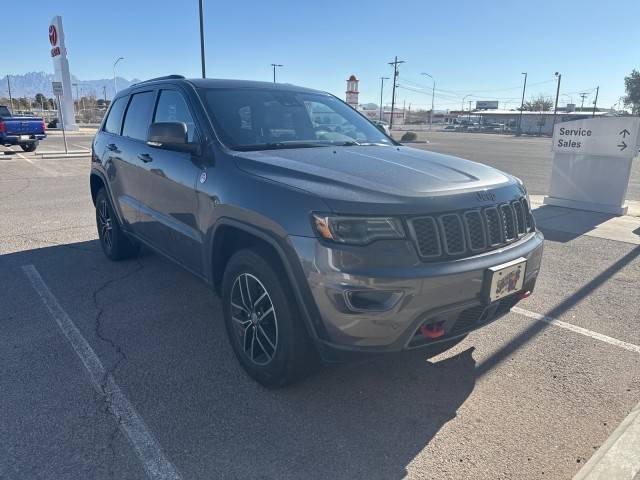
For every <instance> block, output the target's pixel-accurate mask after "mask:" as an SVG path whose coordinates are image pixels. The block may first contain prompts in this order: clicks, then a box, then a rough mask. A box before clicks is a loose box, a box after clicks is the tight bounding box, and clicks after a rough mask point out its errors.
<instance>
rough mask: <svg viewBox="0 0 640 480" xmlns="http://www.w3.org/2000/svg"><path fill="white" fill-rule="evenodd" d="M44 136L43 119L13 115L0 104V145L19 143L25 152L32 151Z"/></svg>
mask: <svg viewBox="0 0 640 480" xmlns="http://www.w3.org/2000/svg"><path fill="white" fill-rule="evenodd" d="M46 136H47V134H46V128H45V125H44V120H42V119H41V118H38V117H32V116H20V117H17V116H13V115H12V114H11V112H10V111H9V108H8V107H6V106H5V105H0V146H8V145H20V148H22V150H24V151H25V152H33V151H35V149H36V148H38V143H39V142H40V140H42V139H44V138H46Z"/></svg>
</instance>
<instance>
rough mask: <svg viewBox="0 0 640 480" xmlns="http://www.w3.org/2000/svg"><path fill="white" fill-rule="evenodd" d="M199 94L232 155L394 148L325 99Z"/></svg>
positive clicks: (250, 92) (277, 93)
mask: <svg viewBox="0 0 640 480" xmlns="http://www.w3.org/2000/svg"><path fill="white" fill-rule="evenodd" d="M201 95H202V96H203V98H204V100H205V104H206V106H207V109H208V110H209V114H210V116H211V119H212V121H213V123H214V128H215V129H216V132H217V133H218V135H219V136H220V139H221V140H222V142H223V143H224V144H225V145H227V146H228V147H229V148H232V149H234V150H243V151H247V150H268V149H279V148H310V147H326V146H336V145H342V146H352V145H393V144H394V142H393V140H391V139H390V138H389V137H387V136H386V135H385V134H384V133H382V132H381V131H380V130H378V128H376V127H375V126H374V125H372V124H371V123H370V122H369V121H368V120H366V119H365V118H363V117H362V116H361V115H360V114H358V113H357V112H356V111H355V110H353V109H352V108H351V107H350V106H348V105H347V104H345V103H343V102H341V101H340V100H338V99H337V98H335V97H333V96H331V95H329V94H324V93H306V92H295V91H286V90H279V89H278V90H276V89H273V90H270V89H248V88H244V89H241V88H238V89H204V90H202V91H201Z"/></svg>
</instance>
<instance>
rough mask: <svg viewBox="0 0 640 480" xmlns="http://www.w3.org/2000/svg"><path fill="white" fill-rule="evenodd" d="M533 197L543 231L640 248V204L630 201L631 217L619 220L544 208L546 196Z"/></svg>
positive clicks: (613, 216)
mask: <svg viewBox="0 0 640 480" xmlns="http://www.w3.org/2000/svg"><path fill="white" fill-rule="evenodd" d="M530 197H531V208H532V209H533V212H534V216H535V218H536V222H537V224H538V226H539V227H541V228H542V229H545V228H546V229H549V230H555V231H559V232H565V233H569V234H573V235H576V236H580V235H586V236H589V237H598V238H605V239H607V240H615V241H618V242H625V243H632V244H634V245H640V202H634V201H628V202H627V203H628V205H629V214H628V215H624V216H620V217H618V216H615V215H610V214H607V213H598V212H588V211H586V210H574V209H572V208H565V207H556V206H552V205H543V204H542V199H543V196H542V195H531V196H530Z"/></svg>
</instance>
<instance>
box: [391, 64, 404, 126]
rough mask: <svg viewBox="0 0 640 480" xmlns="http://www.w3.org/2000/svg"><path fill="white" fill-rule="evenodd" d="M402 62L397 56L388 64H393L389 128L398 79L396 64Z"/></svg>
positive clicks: (394, 104)
mask: <svg viewBox="0 0 640 480" xmlns="http://www.w3.org/2000/svg"><path fill="white" fill-rule="evenodd" d="M401 63H404V60H398V56H397V55H396V58H395V60H394V61H393V62H389V65H393V92H392V93H391V118H390V119H389V130H391V129H392V128H393V112H394V110H395V106H396V82H397V80H398V65H400V64H401Z"/></svg>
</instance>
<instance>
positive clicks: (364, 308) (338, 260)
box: [289, 232, 544, 356]
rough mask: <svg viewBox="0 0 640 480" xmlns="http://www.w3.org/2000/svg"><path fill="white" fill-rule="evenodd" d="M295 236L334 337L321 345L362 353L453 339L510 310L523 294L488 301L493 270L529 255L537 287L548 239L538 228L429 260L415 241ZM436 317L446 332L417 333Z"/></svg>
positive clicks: (531, 281) (527, 284) (527, 282)
mask: <svg viewBox="0 0 640 480" xmlns="http://www.w3.org/2000/svg"><path fill="white" fill-rule="evenodd" d="M289 238H290V241H291V244H292V245H293V247H294V249H295V251H296V253H297V255H298V258H299V261H300V263H301V265H302V269H303V272H304V274H305V276H306V279H307V282H308V285H309V288H310V290H311V293H312V297H313V299H314V301H315V303H316V306H317V309H318V311H319V315H320V317H321V321H322V323H323V326H324V329H325V332H326V337H327V338H320V339H319V342H320V344H321V345H320V349H321V351H324V350H336V351H346V352H361V353H367V352H369V353H374V352H392V351H399V350H404V349H407V348H412V347H414V346H421V345H424V344H427V343H429V344H430V343H438V342H441V341H447V340H451V339H452V338H455V337H457V336H461V335H465V334H466V333H468V332H469V331H471V330H473V329H475V328H478V327H480V326H482V325H485V324H486V323H488V322H490V321H492V320H495V319H496V318H498V317H499V316H501V315H503V314H504V313H507V312H508V311H509V309H510V308H511V307H512V306H513V305H514V304H515V303H517V301H518V297H517V296H515V295H512V296H510V297H507V298H506V299H503V300H502V301H500V302H496V303H494V304H486V303H485V302H484V297H483V283H484V278H485V272H486V270H487V269H488V268H489V267H493V266H496V265H501V264H503V263H507V262H509V261H512V260H514V259H517V258H520V257H524V258H525V259H526V260H527V267H526V273H525V279H524V290H525V291H527V290H529V291H532V290H533V288H534V286H535V282H536V278H537V276H538V272H539V269H540V262H541V258H542V249H543V240H544V237H543V235H542V233H540V232H533V233H530V234H528V235H526V236H525V237H523V238H522V239H520V240H519V241H517V242H515V243H512V244H510V245H508V246H505V247H503V248H500V249H497V250H493V251H490V252H486V253H483V254H479V255H476V256H473V257H469V258H465V259H460V260H452V261H447V262H441V263H423V262H421V261H420V259H419V258H418V255H417V253H416V251H415V248H414V246H413V244H412V243H411V242H410V241H404V240H403V241H399V240H394V241H379V242H375V243H373V244H371V245H369V246H367V247H349V246H334V245H331V246H329V245H326V244H324V243H323V242H321V241H319V240H318V239H315V238H309V237H289ZM354 292H355V293H354ZM361 292H364V295H362V293H361ZM354 299H358V301H357V302H356V301H354ZM362 299H364V300H365V301H362ZM371 299H373V300H371ZM435 321H437V322H438V324H439V325H444V330H445V335H444V336H442V337H439V338H437V339H434V340H428V339H427V341H423V340H422V336H421V335H416V334H417V332H418V331H419V328H420V326H421V325H423V324H430V323H432V322H435ZM323 356H326V355H323Z"/></svg>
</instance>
